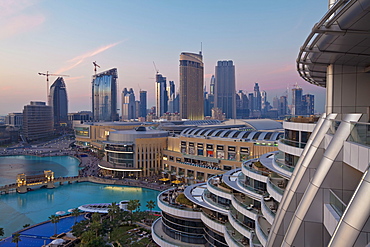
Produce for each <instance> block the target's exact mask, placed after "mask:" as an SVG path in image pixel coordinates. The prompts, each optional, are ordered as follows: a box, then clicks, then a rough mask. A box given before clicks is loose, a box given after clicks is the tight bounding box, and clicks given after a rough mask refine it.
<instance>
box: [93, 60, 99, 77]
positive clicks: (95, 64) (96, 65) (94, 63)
mask: <svg viewBox="0 0 370 247" xmlns="http://www.w3.org/2000/svg"><path fill="white" fill-rule="evenodd" d="M93 65H94V72H95V75H96V71H97V70H96V67H98V68H100V66H99V65H98V64H97V63H96V61H94V62H93Z"/></svg>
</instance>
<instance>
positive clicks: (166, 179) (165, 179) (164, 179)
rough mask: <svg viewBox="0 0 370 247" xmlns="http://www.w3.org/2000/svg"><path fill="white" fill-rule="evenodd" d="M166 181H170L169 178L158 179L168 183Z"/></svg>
mask: <svg viewBox="0 0 370 247" xmlns="http://www.w3.org/2000/svg"><path fill="white" fill-rule="evenodd" d="M168 180H170V179H169V178H160V179H159V181H164V182H165V181H168Z"/></svg>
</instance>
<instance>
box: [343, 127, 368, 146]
mask: <svg viewBox="0 0 370 247" xmlns="http://www.w3.org/2000/svg"><path fill="white" fill-rule="evenodd" d="M351 125H352V126H351V127H353V128H352V131H351V134H350V136H349V138H348V141H351V142H356V143H359V144H362V145H366V146H370V124H369V123H358V122H352V123H351Z"/></svg>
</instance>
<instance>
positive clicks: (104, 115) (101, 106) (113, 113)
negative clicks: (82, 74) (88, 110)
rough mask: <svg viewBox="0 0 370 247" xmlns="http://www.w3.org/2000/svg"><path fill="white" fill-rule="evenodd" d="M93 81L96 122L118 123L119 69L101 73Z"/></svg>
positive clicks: (93, 104)
mask: <svg viewBox="0 0 370 247" xmlns="http://www.w3.org/2000/svg"><path fill="white" fill-rule="evenodd" d="M93 78H94V79H93V81H92V95H93V97H92V99H93V100H92V107H93V118H94V121H116V120H118V114H117V78H118V76H117V69H115V68H114V69H111V70H108V71H105V72H102V73H99V74H97V75H95V76H94V77H93Z"/></svg>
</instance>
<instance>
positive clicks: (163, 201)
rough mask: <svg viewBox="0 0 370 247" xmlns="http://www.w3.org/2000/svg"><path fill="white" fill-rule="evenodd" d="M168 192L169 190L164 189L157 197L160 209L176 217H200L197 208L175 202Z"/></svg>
mask: <svg viewBox="0 0 370 247" xmlns="http://www.w3.org/2000/svg"><path fill="white" fill-rule="evenodd" d="M170 192H171V190H169V191H165V192H163V193H161V194H159V195H158V197H157V202H158V207H159V208H160V209H161V210H162V211H164V212H166V213H169V214H172V215H175V216H178V217H183V218H189V219H200V215H201V212H200V209H199V208H194V207H190V206H189V205H183V204H179V203H177V202H175V199H173V198H172V196H171V194H170Z"/></svg>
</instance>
